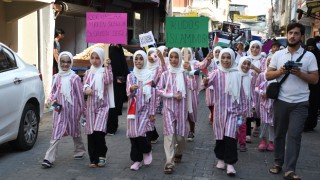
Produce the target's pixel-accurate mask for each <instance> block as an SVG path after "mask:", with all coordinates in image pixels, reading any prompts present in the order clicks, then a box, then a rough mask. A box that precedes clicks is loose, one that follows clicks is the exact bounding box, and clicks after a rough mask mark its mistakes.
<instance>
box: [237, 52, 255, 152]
mask: <svg viewBox="0 0 320 180" xmlns="http://www.w3.org/2000/svg"><path fill="white" fill-rule="evenodd" d="M250 67H251V58H249V57H247V56H242V57H241V58H240V59H239V62H238V71H239V74H240V76H241V77H242V80H241V83H242V87H243V91H241V97H243V98H241V100H242V103H241V107H242V112H243V117H244V119H246V118H247V117H251V108H252V104H253V92H252V88H251V79H252V77H251V74H250V71H249V70H250ZM246 131H247V125H246V122H245V120H244V121H243V122H242V124H241V125H240V127H239V131H238V134H237V137H238V142H239V144H240V148H239V150H240V152H246V151H247V147H246Z"/></svg>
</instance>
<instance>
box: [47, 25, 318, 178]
mask: <svg viewBox="0 0 320 180" xmlns="http://www.w3.org/2000/svg"><path fill="white" fill-rule="evenodd" d="M304 32H305V29H304V26H303V25H301V24H299V23H290V24H289V25H288V26H287V38H288V47H287V48H285V49H283V50H279V49H280V44H279V43H278V42H277V41H274V42H273V44H272V48H271V50H270V52H269V53H268V54H265V55H264V54H263V53H262V44H261V42H260V41H251V42H250V46H249V49H248V52H245V51H244V49H243V44H241V43H239V44H238V45H237V48H238V49H237V50H236V51H235V50H233V49H231V48H221V47H219V46H216V47H214V48H213V47H211V48H213V49H212V50H209V52H208V53H206V56H205V57H204V58H203V59H202V60H201V61H199V60H196V59H195V52H194V50H193V49H192V48H182V49H179V48H171V49H170V51H169V49H168V48H166V47H165V46H160V47H158V48H149V49H147V50H146V51H143V50H138V51H136V52H135V53H134V55H133V62H134V68H133V71H132V72H128V71H127V66H126V65H121V62H124V63H125V60H123V59H122V56H121V55H120V56H119V53H120V54H121V52H115V51H121V49H122V48H121V46H119V45H112V46H110V48H109V53H110V56H109V58H110V59H105V54H104V53H105V52H104V49H102V48H95V49H93V51H92V53H91V56H90V63H91V67H90V69H89V70H87V71H86V73H85V76H84V78H83V83H81V80H80V77H79V76H78V75H77V74H75V73H74V72H73V71H72V70H71V67H72V63H73V57H72V55H71V54H70V53H69V52H61V53H60V54H59V57H58V61H57V63H58V68H59V72H58V73H57V74H55V75H54V76H53V83H52V91H51V95H50V97H49V99H48V102H47V105H48V106H52V105H54V103H58V104H60V105H62V110H61V111H54V112H53V131H52V137H51V141H50V147H49V149H48V150H47V152H46V156H45V158H44V161H43V163H42V166H43V167H46V168H49V167H52V165H53V163H54V161H55V157H56V152H57V147H58V143H59V140H60V139H61V138H62V137H63V136H66V135H69V136H72V137H73V140H74V144H75V150H74V158H75V159H82V158H83V156H84V155H85V148H84V144H83V142H82V138H81V124H80V119H81V117H82V118H85V119H86V121H85V122H86V123H85V125H84V133H85V134H86V135H87V138H88V146H87V148H88V153H89V157H90V163H89V166H90V167H91V168H95V167H103V166H105V165H106V163H107V162H106V156H107V150H108V148H107V146H106V141H105V135H107V134H108V135H114V134H115V133H116V131H117V126H118V118H117V116H118V115H121V111H122V103H123V101H124V98H123V96H125V95H124V94H125V93H126V96H127V98H128V110H127V133H126V135H127V137H128V138H129V139H130V142H131V151H130V158H131V160H132V164H131V166H130V169H131V170H139V168H140V167H141V166H142V165H143V164H144V165H150V164H151V163H152V160H153V157H152V143H156V142H157V138H158V137H159V135H158V133H157V131H156V129H155V120H156V113H157V111H158V110H159V109H160V110H161V114H162V124H163V136H164V143H163V144H164V151H165V156H166V163H165V165H164V169H163V172H164V173H165V174H171V173H172V172H173V170H174V167H175V166H176V165H177V164H178V163H180V162H181V160H182V157H183V151H184V147H185V145H186V141H193V140H194V138H195V135H196V129H195V124H196V123H197V110H198V106H197V105H198V94H199V92H200V91H201V90H203V89H205V91H206V92H205V94H206V99H205V102H206V105H207V107H208V108H209V110H210V115H209V121H210V122H211V124H212V126H213V134H214V140H215V147H214V153H215V155H216V157H217V159H218V162H217V165H216V167H217V169H226V173H227V175H230V176H234V175H235V174H236V170H235V167H234V164H235V163H236V162H237V161H238V152H237V149H238V148H237V147H238V144H239V151H240V152H246V151H247V148H246V143H251V136H255V137H259V138H261V142H260V143H259V145H258V149H259V150H260V151H274V153H275V154H274V156H275V163H274V165H273V166H272V167H271V168H270V169H269V172H270V173H273V174H278V173H280V172H281V171H282V167H283V166H284V170H285V173H284V178H285V179H301V177H300V176H298V175H296V174H295V170H296V169H295V168H296V163H297V159H298V156H299V151H300V143H301V136H302V132H303V130H304V127H305V131H307V130H310V129H313V128H314V127H315V126H316V121H317V120H316V119H317V110H318V108H319V102H320V101H319V100H318V98H319V94H318V93H316V92H319V83H318V77H319V74H318V70H319V69H318V64H319V60H320V59H319V57H320V56H319V55H320V54H319V50H318V48H317V42H318V41H316V40H315V39H310V40H308V41H307V46H306V49H307V50H308V51H304V49H303V48H302V47H301V40H302V37H303V35H304ZM117 48H118V49H117ZM119 48H120V49H119ZM309 51H311V52H309ZM112 53H116V54H112ZM297 59H299V60H300V62H301V66H299V67H297V68H296V67H294V68H291V69H288V68H286V67H284V64H285V63H286V62H287V61H288V60H289V61H296V60H297ZM317 63H318V64H317ZM121 68H122V70H121ZM203 72H206V74H204V73H203ZM284 76H287V77H286V78H287V79H286V80H285V81H284V82H283V83H282V84H281V88H280V93H279V96H278V98H277V99H275V100H274V99H270V98H268V97H267V96H266V90H267V87H268V85H269V84H270V83H272V82H276V81H278V82H279V81H280V80H281V79H282V78H283V77H284ZM309 89H310V90H309ZM122 90H123V91H122ZM117 94H118V95H117ZM309 96H310V97H309ZM119 99H120V100H119ZM309 99H310V101H309ZM115 101H116V103H115ZM117 101H118V102H117ZM158 121H159V119H158ZM252 122H255V123H253V124H254V126H255V127H253V132H252V134H251V131H252V128H251V124H252ZM304 124H305V126H304ZM285 147H286V148H285Z"/></svg>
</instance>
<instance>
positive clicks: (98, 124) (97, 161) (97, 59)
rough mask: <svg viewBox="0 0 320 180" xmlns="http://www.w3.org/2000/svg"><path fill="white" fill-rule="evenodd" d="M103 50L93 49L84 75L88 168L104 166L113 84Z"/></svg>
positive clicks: (109, 67)
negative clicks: (86, 97) (86, 96)
mask: <svg viewBox="0 0 320 180" xmlns="http://www.w3.org/2000/svg"><path fill="white" fill-rule="evenodd" d="M104 57H105V56H104V50H103V49H102V48H94V49H93V50H92V53H91V55H90V63H91V67H90V69H89V70H87V71H86V72H85V75H84V79H83V81H84V88H83V89H84V92H85V94H86V95H88V99H87V103H86V126H85V133H86V134H87V135H88V152H89V156H90V164H89V167H92V168H94V167H97V166H99V167H103V166H105V164H106V154H107V151H108V148H107V146H106V140H105V135H106V130H107V120H108V112H109V107H110V105H112V104H113V103H114V102H112V101H113V100H114V99H113V94H112V91H111V90H110V89H111V88H112V89H113V87H111V88H109V87H110V86H108V85H110V84H112V83H113V75H112V71H111V70H112V69H111V66H110V65H108V63H109V61H108V60H106V62H105V66H107V67H102V64H103V63H104Z"/></svg>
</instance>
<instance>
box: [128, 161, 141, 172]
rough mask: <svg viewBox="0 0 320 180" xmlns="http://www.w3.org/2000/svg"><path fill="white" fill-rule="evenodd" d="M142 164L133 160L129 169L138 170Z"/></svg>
mask: <svg viewBox="0 0 320 180" xmlns="http://www.w3.org/2000/svg"><path fill="white" fill-rule="evenodd" d="M141 166H142V163H141V162H134V163H133V164H132V165H131V166H130V169H131V170H134V171H138V170H139V169H140V167H141Z"/></svg>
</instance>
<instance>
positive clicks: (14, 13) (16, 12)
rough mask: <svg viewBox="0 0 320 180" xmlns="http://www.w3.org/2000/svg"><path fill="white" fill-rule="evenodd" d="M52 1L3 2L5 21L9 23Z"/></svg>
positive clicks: (15, 0) (14, 0) (8, 0)
mask: <svg viewBox="0 0 320 180" xmlns="http://www.w3.org/2000/svg"><path fill="white" fill-rule="evenodd" d="M51 2H52V0H3V4H4V9H5V16H6V17H5V19H6V21H7V22H11V21H14V20H17V19H20V18H22V17H24V16H26V15H28V14H30V13H32V12H34V11H37V10H38V9H41V8H43V7H45V6H47V5H49V4H50V3H51Z"/></svg>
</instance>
